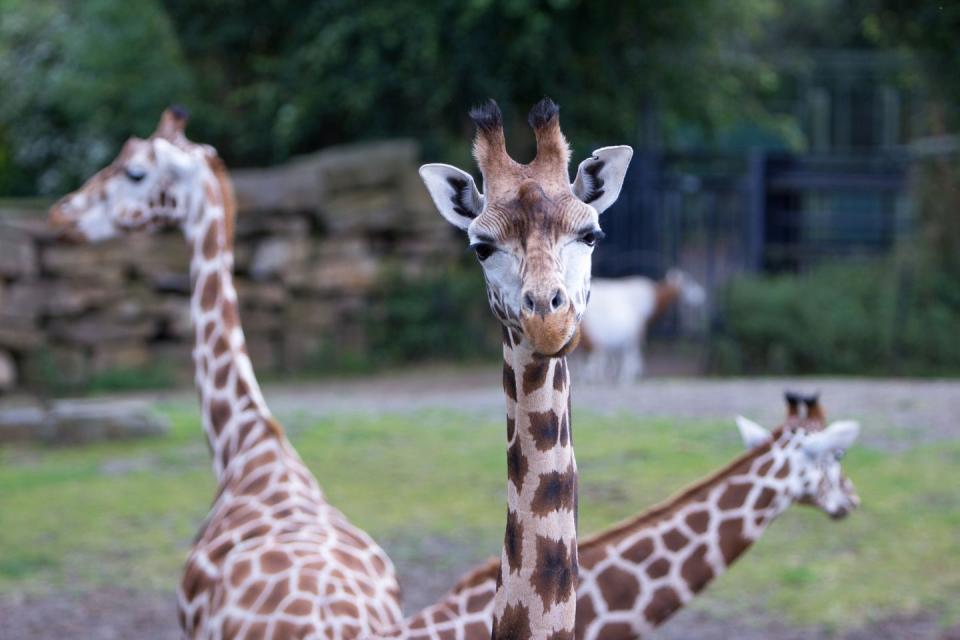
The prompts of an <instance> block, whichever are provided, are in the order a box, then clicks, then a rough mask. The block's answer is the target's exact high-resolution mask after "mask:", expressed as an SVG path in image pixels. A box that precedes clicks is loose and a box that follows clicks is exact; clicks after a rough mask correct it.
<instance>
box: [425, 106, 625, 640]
mask: <svg viewBox="0 0 960 640" xmlns="http://www.w3.org/2000/svg"><path fill="white" fill-rule="evenodd" d="M470 117H471V119H472V120H473V121H474V124H475V125H476V128H477V133H476V137H475V138H474V145H473V154H474V157H475V159H476V161H477V164H478V166H479V168H480V171H481V173H482V174H483V186H484V193H483V194H482V195H481V194H480V192H479V190H478V189H477V187H476V184H475V183H474V180H473V178H472V177H471V176H470V174H468V173H466V172H464V171H461V170H460V169H457V168H455V167H452V166H449V165H444V164H427V165H424V166H423V167H421V169H420V175H421V177H422V178H423V180H424V183H425V185H426V187H427V190H428V191H429V192H430V195H431V197H432V198H433V201H434V203H435V204H436V206H437V208H438V209H439V210H440V213H441V214H442V215H443V217H444V218H446V219H447V221H449V222H450V223H452V224H453V225H454V226H456V227H458V228H460V229H462V230H465V231H466V232H467V234H468V236H469V239H470V246H471V248H472V249H473V250H474V252H475V253H476V256H477V259H478V260H479V261H480V264H481V266H482V269H483V274H484V278H485V280H486V285H487V298H488V301H489V304H490V308H491V310H492V311H493V313H494V315H495V316H496V318H497V319H498V320H499V321H500V322H501V324H502V326H503V357H504V365H503V387H504V391H505V395H506V404H507V476H508V478H507V523H506V527H505V533H504V542H503V549H502V553H501V558H500V562H499V569H498V580H497V587H496V597H495V598H494V606H493V628H492V632H491V635H492V637H493V638H500V639H508V638H535V639H546V638H553V639H558V640H559V639H561V638H572V637H573V632H574V623H575V613H576V597H575V589H576V583H577V569H578V563H577V546H576V545H577V528H576V516H577V466H576V460H575V457H574V451H573V437H572V431H571V424H570V376H569V372H568V369H567V362H566V357H565V356H566V354H567V353H569V352H570V351H571V350H572V349H574V348H575V347H576V344H577V341H578V339H579V324H580V318H581V317H582V315H583V312H584V309H585V307H586V304H587V298H588V295H589V288H590V262H591V254H592V252H593V247H594V245H595V244H596V242H597V240H599V239H600V238H601V237H602V236H603V232H602V231H601V230H600V226H599V214H600V212H602V211H603V210H605V209H606V208H608V207H609V206H610V205H611V204H613V202H614V201H615V200H616V198H617V196H618V195H619V193H620V188H621V186H622V184H623V178H624V175H625V173H626V169H627V165H628V164H629V162H630V158H631V156H632V155H633V150H632V149H631V148H630V147H626V146H620V147H605V148H602V149H598V150H597V151H595V152H594V153H593V155H592V156H591V157H590V158H588V159H587V160H585V161H584V162H583V163H582V164H581V165H580V167H579V170H578V172H577V176H576V179H575V180H574V182H573V183H572V184H571V183H570V179H569V175H568V173H567V172H568V168H567V165H568V163H569V156H570V151H569V148H568V146H567V141H566V139H565V138H564V136H563V133H561V131H560V119H559V108H558V107H557V105H556V104H555V103H554V102H553V101H552V100H550V99H549V98H544V99H543V100H542V101H540V102H539V103H538V104H536V105H535V106H534V107H533V109H531V111H530V113H529V116H528V122H529V124H530V126H531V127H532V128H533V130H534V134H535V136H536V143H537V152H536V157H535V158H534V159H533V161H532V162H530V163H529V164H520V163H517V162H516V161H514V160H513V159H512V158H511V157H510V156H509V154H508V153H507V149H506V142H505V138H504V131H503V119H502V116H501V113H500V109H499V107H498V106H497V103H496V102H494V101H493V100H490V101H488V102H487V103H486V104H484V105H482V106H480V107H477V108H475V109H473V110H472V111H471V112H470Z"/></svg>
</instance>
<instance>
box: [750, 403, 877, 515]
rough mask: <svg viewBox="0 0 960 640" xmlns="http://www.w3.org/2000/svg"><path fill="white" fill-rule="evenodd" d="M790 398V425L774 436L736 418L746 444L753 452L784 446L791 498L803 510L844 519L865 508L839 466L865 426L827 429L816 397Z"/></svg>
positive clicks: (833, 425) (842, 423) (840, 424)
mask: <svg viewBox="0 0 960 640" xmlns="http://www.w3.org/2000/svg"><path fill="white" fill-rule="evenodd" d="M786 396H787V407H788V409H787V420H786V422H785V423H784V425H783V426H782V427H781V428H780V429H779V430H777V431H775V432H774V433H771V432H769V431H767V430H766V429H764V428H763V427H761V426H760V425H758V424H757V423H755V422H752V421H750V420H747V419H746V418H744V417H742V416H738V417H737V426H738V427H739V429H740V435H741V437H742V438H743V442H744V444H745V445H746V446H747V448H750V449H752V448H754V447H758V446H761V445H764V444H766V443H768V442H770V441H771V440H774V441H775V442H783V443H784V445H783V450H784V453H785V456H786V461H787V463H788V464H787V465H786V467H785V468H787V469H789V473H788V476H787V478H786V481H787V488H788V493H789V495H790V497H791V498H792V499H793V500H794V501H796V502H799V503H800V504H807V505H812V506H815V507H819V508H820V509H821V510H822V511H824V512H825V513H826V514H827V515H828V516H830V517H831V518H834V519H839V518H843V517H845V516H847V515H848V514H849V513H850V512H851V511H852V510H854V509H855V508H857V507H858V506H860V498H859V497H858V496H857V492H856V489H855V488H854V486H853V483H852V482H851V481H850V479H849V478H847V477H846V476H845V475H844V473H843V469H842V467H841V464H840V461H841V459H842V458H843V456H844V454H845V453H846V451H847V449H849V448H850V446H851V445H852V444H853V442H854V440H856V439H857V435H859V433H860V425H859V423H857V422H854V421H852V420H841V421H838V422H833V423H831V424H830V425H827V424H826V420H825V418H824V414H823V410H822V409H821V407H820V403H819V401H818V399H817V397H816V396H815V395H814V396H801V395H799V394H794V393H787V394H786ZM804 408H805V413H804V412H803V411H802V409H804Z"/></svg>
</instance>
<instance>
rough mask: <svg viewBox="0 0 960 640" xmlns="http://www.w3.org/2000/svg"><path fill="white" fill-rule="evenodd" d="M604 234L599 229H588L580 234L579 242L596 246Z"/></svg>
mask: <svg viewBox="0 0 960 640" xmlns="http://www.w3.org/2000/svg"><path fill="white" fill-rule="evenodd" d="M604 235H605V234H604V233H603V231H600V229H590V230H588V231H584V232H583V233H581V234H580V242H582V243H583V244H585V245H587V246H588V247H593V246H596V244H597V242H599V241H600V240H603V236H604Z"/></svg>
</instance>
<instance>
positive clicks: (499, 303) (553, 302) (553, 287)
mask: <svg viewBox="0 0 960 640" xmlns="http://www.w3.org/2000/svg"><path fill="white" fill-rule="evenodd" d="M471 117H472V118H473V119H474V121H475V123H476V124H477V130H478V133H477V138H476V140H475V143H474V155H475V156H476V159H477V163H478V164H479V166H480V169H481V172H482V173H483V177H484V187H485V189H486V192H485V193H484V194H481V193H480V191H479V190H478V189H477V186H476V183H475V182H474V179H473V177H472V176H471V175H470V174H468V173H466V172H464V171H461V170H460V169H457V168H455V167H451V166H449V165H443V164H428V165H424V166H423V167H421V168H420V176H421V177H422V178H423V181H424V183H425V184H426V186H427V190H428V191H429V192H430V195H431V196H432V198H433V201H434V203H435V204H436V205H437V208H438V209H439V210H440V213H441V214H442V215H443V217H444V218H446V219H447V220H448V221H449V222H450V223H452V224H453V225H454V226H456V227H458V228H460V229H463V230H464V231H466V232H467V236H468V239H469V242H470V247H471V248H472V249H473V251H474V252H475V253H476V256H477V259H478V260H479V262H480V265H481V268H482V269H483V274H484V278H485V280H486V284H487V298H488V300H489V303H490V308H491V310H492V311H493V314H494V315H495V316H496V317H497V319H498V320H500V322H501V323H502V324H503V325H504V326H505V327H506V328H507V329H509V330H510V331H511V332H513V333H514V334H515V335H518V336H520V338H521V340H522V341H523V342H526V343H527V344H528V345H529V346H530V347H531V349H532V350H533V351H534V352H535V353H538V354H540V355H544V356H560V355H564V354H566V353H568V352H569V351H571V350H572V349H573V348H574V347H576V344H577V339H578V336H579V327H580V320H581V318H582V316H583V312H584V310H585V309H586V305H587V300H588V299H589V296H590V267H591V260H592V255H593V248H594V246H595V245H596V243H597V242H598V241H599V240H600V239H601V238H602V237H603V232H602V231H601V229H600V224H599V215H600V213H602V212H603V211H604V210H605V209H607V208H608V207H609V206H610V205H612V204H613V203H614V201H616V199H617V196H618V195H619V193H620V188H621V187H622V185H623V180H624V177H625V175H626V170H627V166H628V165H629V163H630V158H631V157H632V155H633V150H632V149H630V147H604V148H602V149H598V150H597V151H595V152H594V153H593V155H592V156H591V157H590V158H589V159H587V160H585V161H584V162H583V163H581V165H580V167H579V169H578V172H577V177H576V179H575V180H574V182H573V183H572V184H571V183H570V180H569V177H568V173H567V163H568V160H569V151H568V149H567V144H566V140H565V139H564V137H563V135H562V134H561V133H560V125H559V116H558V108H557V106H556V105H555V104H553V102H551V101H550V100H549V99H545V100H544V101H543V102H541V103H540V104H538V105H536V106H535V107H534V108H533V110H532V111H531V112H530V117H529V121H530V124H531V126H532V127H533V128H534V131H535V133H536V136H537V156H536V158H535V159H534V160H533V162H531V163H530V164H526V165H521V164H518V163H516V162H514V161H513V160H512V159H511V158H510V157H509V156H508V155H507V152H506V146H505V142H504V137H503V127H502V121H501V116H500V111H499V108H497V106H496V103H494V102H492V101H491V102H490V103H488V104H487V105H485V106H484V107H481V108H478V109H475V110H474V111H473V112H471Z"/></svg>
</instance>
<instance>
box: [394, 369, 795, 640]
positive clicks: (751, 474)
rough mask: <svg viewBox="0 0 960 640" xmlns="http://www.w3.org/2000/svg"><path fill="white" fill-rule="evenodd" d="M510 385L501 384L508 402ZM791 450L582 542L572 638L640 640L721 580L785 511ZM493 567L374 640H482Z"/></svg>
mask: <svg viewBox="0 0 960 640" xmlns="http://www.w3.org/2000/svg"><path fill="white" fill-rule="evenodd" d="M507 371H509V369H508V370H507ZM510 380H515V378H514V377H513V376H512V375H510V376H507V377H505V379H504V382H505V386H506V387H507V394H508V397H510V393H511V391H510V389H511V387H510V384H511V383H510V382H509V381H510ZM795 448H796V446H795V444H794V443H793V442H792V441H791V439H790V436H789V435H786V434H782V433H781V434H780V435H779V436H778V437H777V440H776V442H775V443H773V444H772V445H766V446H764V447H760V448H758V449H756V450H753V451H751V452H748V453H746V454H744V455H742V456H740V457H739V458H737V459H736V460H734V461H733V462H732V463H730V464H729V465H727V466H726V467H724V468H722V469H721V470H719V471H718V472H717V473H714V474H712V475H711V476H709V477H707V478H706V479H704V480H702V481H700V482H698V483H696V484H695V485H693V486H692V487H690V488H689V489H688V490H686V491H684V492H683V493H682V494H680V495H679V496H677V497H676V498H674V499H672V500H669V501H667V502H665V503H663V504H661V505H657V506H655V507H653V508H651V509H647V510H646V511H644V512H643V513H641V514H640V515H638V516H636V517H634V518H632V519H630V520H628V521H626V522H624V523H622V524H620V525H617V526H615V527H613V528H611V529H609V530H607V531H605V532H603V533H601V534H599V535H595V536H591V537H589V538H586V539H584V540H582V541H581V542H580V545H579V563H580V571H579V584H578V585H577V609H576V637H577V638H578V639H581V640H630V639H635V638H640V637H643V638H645V637H647V636H648V635H649V634H650V632H651V631H652V629H653V628H655V627H656V626H658V625H660V624H662V623H663V622H664V621H666V620H667V619H668V618H669V617H670V616H671V615H672V614H673V613H674V612H675V611H676V610H677V609H679V608H680V607H681V606H683V605H684V604H686V603H687V602H688V601H689V599H690V598H692V597H694V596H695V595H696V594H697V593H699V592H700V591H701V590H702V589H704V588H705V587H706V586H707V584H709V583H710V582H711V581H712V580H713V579H714V578H716V577H717V576H719V575H720V574H721V573H723V572H724V571H726V569H727V567H729V566H730V564H732V563H733V562H734V561H735V560H736V559H737V558H738V557H740V555H742V554H743V553H744V552H745V551H746V550H747V549H748V548H749V547H750V545H751V544H752V543H753V542H754V541H756V539H757V538H758V537H759V536H760V535H761V534H762V533H763V531H764V530H765V529H766V527H767V526H768V525H769V524H770V522H771V521H772V520H773V519H774V518H776V516H778V515H779V514H780V513H782V512H783V511H784V510H785V509H787V508H788V507H789V506H790V505H791V504H792V502H793V499H792V498H791V496H792V495H796V493H795V492H794V491H792V490H791V485H792V484H793V483H794V482H796V477H795V471H794V469H792V468H791V466H790V461H789V457H790V450H791V449H795ZM741 496H743V498H742V500H741ZM728 503H731V504H733V503H736V504H740V505H741V506H740V507H737V508H730V507H728V506H726V505H727V504H728ZM501 565H502V560H499V559H498V560H496V561H493V560H492V561H491V562H489V563H487V564H485V565H483V566H481V567H479V568H478V569H477V570H475V571H474V572H472V573H471V574H470V575H469V576H466V577H465V578H464V579H463V580H461V581H460V583H459V584H457V586H455V587H454V588H453V590H452V591H451V592H450V593H449V594H447V596H446V597H445V598H444V599H443V600H441V601H440V602H438V603H437V604H435V605H433V606H431V607H428V608H426V609H424V610H423V611H421V612H420V613H418V614H417V615H415V616H411V617H410V618H408V619H407V620H405V621H404V622H403V623H402V624H400V625H397V626H396V627H394V628H392V629H389V630H387V631H386V632H384V633H383V634H382V635H380V636H377V638H382V639H384V640H386V639H390V640H428V639H432V638H436V637H437V636H438V635H439V636H443V637H446V634H449V633H451V632H455V633H454V635H452V636H451V637H456V638H458V639H460V640H482V639H483V638H485V637H489V635H490V631H489V629H490V621H491V617H492V615H491V614H492V612H493V610H494V605H495V597H496V596H495V594H497V593H499V591H500V584H499V582H498V581H497V579H496V578H497V576H498V573H499V572H500V571H502V570H503V569H502V566H501Z"/></svg>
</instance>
